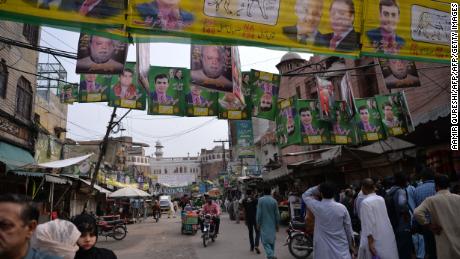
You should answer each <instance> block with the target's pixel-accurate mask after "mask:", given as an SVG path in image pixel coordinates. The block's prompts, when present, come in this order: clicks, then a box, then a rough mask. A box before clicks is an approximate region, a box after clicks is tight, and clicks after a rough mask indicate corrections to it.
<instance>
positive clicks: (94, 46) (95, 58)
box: [75, 33, 128, 74]
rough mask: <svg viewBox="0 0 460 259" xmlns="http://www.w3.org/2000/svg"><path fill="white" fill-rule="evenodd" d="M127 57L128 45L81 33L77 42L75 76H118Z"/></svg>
mask: <svg viewBox="0 0 460 259" xmlns="http://www.w3.org/2000/svg"><path fill="white" fill-rule="evenodd" d="M127 55H128V44H127V43H124V42H121V41H118V40H114V39H111V38H106V37H102V36H99V35H89V34H85V33H82V34H80V39H79V41H78V53H77V66H76V72H75V73H77V74H120V73H121V72H122V71H123V67H124V64H125V62H126V56H127Z"/></svg>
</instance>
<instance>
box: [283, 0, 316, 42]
mask: <svg viewBox="0 0 460 259" xmlns="http://www.w3.org/2000/svg"><path fill="white" fill-rule="evenodd" d="M322 12H323V1H321V0H297V1H296V4H295V15H296V16H297V23H296V24H295V25H292V26H286V27H283V34H284V35H286V36H287V37H288V38H289V39H291V40H294V41H297V42H299V43H301V44H313V43H315V42H317V41H318V38H319V37H320V36H322V35H321V34H320V33H319V32H318V26H319V23H320V21H321V16H322V14H323V13H322Z"/></svg>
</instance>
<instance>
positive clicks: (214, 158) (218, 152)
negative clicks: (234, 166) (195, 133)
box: [199, 146, 232, 181]
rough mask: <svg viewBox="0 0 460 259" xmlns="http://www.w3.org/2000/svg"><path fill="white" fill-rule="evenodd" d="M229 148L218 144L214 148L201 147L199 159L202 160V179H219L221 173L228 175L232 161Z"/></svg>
mask: <svg viewBox="0 0 460 259" xmlns="http://www.w3.org/2000/svg"><path fill="white" fill-rule="evenodd" d="M231 157H232V156H231V154H230V150H229V149H225V150H224V148H223V147H222V146H216V147H214V148H213V149H204V148H202V149H201V152H200V157H199V161H200V162H201V180H202V181H205V180H210V181H213V180H217V179H218V178H219V175H226V174H227V171H228V165H229V162H230V161H231Z"/></svg>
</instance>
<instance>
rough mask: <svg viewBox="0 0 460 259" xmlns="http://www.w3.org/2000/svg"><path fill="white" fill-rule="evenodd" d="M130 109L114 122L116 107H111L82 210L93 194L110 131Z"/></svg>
mask: <svg viewBox="0 0 460 259" xmlns="http://www.w3.org/2000/svg"><path fill="white" fill-rule="evenodd" d="M130 111H131V109H129V110H128V111H127V112H126V113H125V114H124V115H123V116H122V117H121V118H120V119H119V120H118V121H115V122H114V119H115V117H117V107H113V111H112V115H111V116H110V121H109V125H107V131H106V132H105V136H104V138H103V140H102V143H101V146H100V147H99V148H100V151H99V157H98V158H97V162H96V166H95V168H94V173H93V177H92V179H91V186H90V190H91V194H90V196H88V198H87V199H86V202H85V203H84V205H83V211H85V210H86V207H87V205H88V200H89V199H90V198H91V196H92V195H93V192H92V190H93V189H94V185H95V184H96V180H97V175H98V174H99V169H100V167H101V163H102V159H103V158H104V156H105V152H106V151H107V144H108V142H109V136H110V132H111V131H112V130H113V129H114V128H115V126H116V125H118V124H119V123H120V122H121V120H123V119H124V118H125V117H126V115H128V113H129V112H130Z"/></svg>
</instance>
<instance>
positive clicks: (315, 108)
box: [297, 100, 330, 145]
mask: <svg viewBox="0 0 460 259" xmlns="http://www.w3.org/2000/svg"><path fill="white" fill-rule="evenodd" d="M297 111H298V112H299V116H300V134H301V137H302V143H303V144H307V145H312V144H329V143H330V137H329V133H330V132H329V123H328V122H326V121H323V120H321V116H320V109H319V102H318V100H297Z"/></svg>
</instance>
